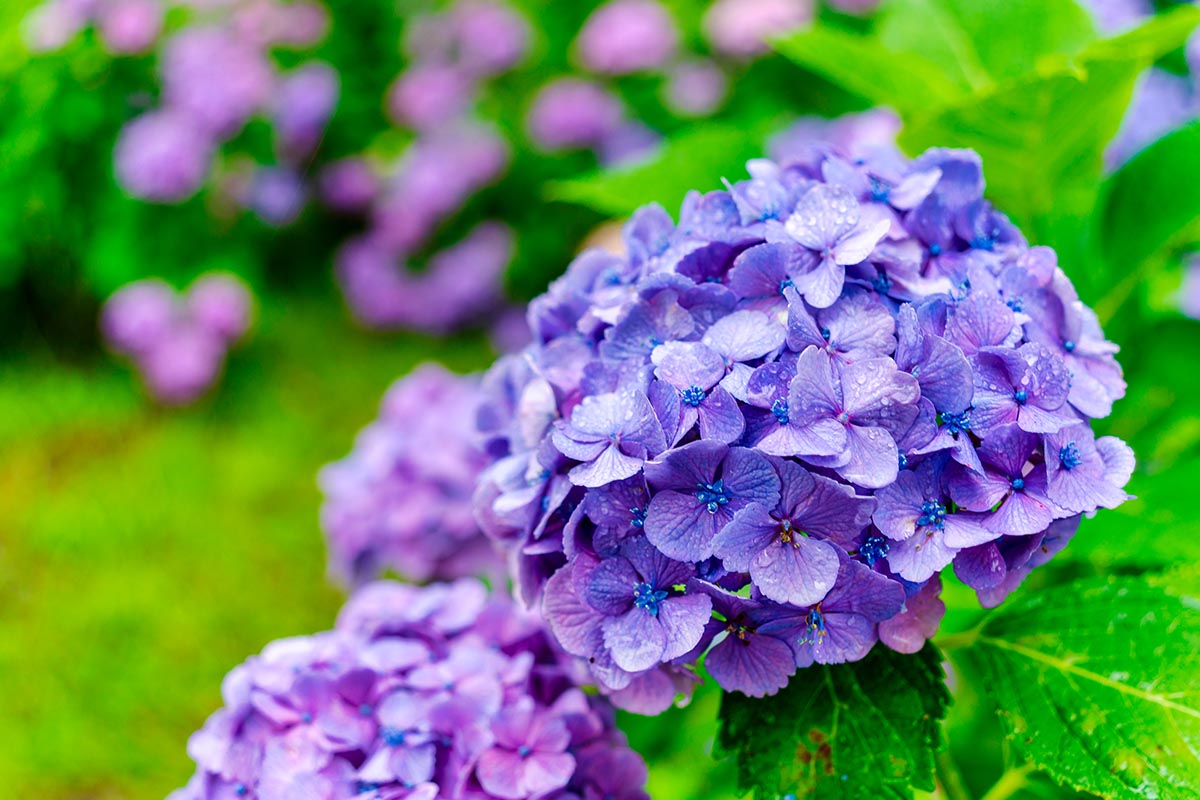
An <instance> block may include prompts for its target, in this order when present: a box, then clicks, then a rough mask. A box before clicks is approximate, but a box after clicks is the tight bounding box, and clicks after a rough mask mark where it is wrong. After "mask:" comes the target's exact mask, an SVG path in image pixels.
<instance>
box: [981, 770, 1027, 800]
mask: <svg viewBox="0 0 1200 800" xmlns="http://www.w3.org/2000/svg"><path fill="white" fill-rule="evenodd" d="M1031 772H1033V764H1022V765H1021V766H1019V767H1013V768H1012V769H1009V770H1008V771H1007V772H1005V773H1004V774H1003V775H1001V776H1000V780H998V781H996V783H995V784H994V785H993V786H992V788H990V789H988V790H987V794H985V795H984V796H983V798H982V800H1008V798H1010V797H1012V796H1013V795H1014V794H1016V793H1017V792H1019V791H1021V790H1022V789H1024V788H1025V787H1026V786H1027V785H1028V784H1029V773H1031Z"/></svg>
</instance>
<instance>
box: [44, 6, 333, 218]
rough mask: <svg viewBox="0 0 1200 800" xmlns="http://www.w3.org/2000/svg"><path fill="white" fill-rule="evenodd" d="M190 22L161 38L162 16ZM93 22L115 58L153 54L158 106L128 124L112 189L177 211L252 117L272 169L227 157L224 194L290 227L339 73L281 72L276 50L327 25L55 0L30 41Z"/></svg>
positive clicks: (316, 14)
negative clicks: (268, 138) (271, 155)
mask: <svg viewBox="0 0 1200 800" xmlns="http://www.w3.org/2000/svg"><path fill="white" fill-rule="evenodd" d="M171 7H180V8H183V9H185V10H186V13H187V15H188V24H187V25H186V26H185V27H184V28H182V29H180V30H178V31H174V32H171V33H169V34H168V35H166V36H165V37H162V38H161V39H160V33H162V22H163V15H164V13H165V12H166V11H167V9H168V8H171ZM88 24H93V25H95V26H96V28H97V29H98V31H99V33H100V37H101V40H102V41H104V42H105V43H106V44H107V46H108V47H109V49H110V51H111V52H113V53H114V54H117V55H125V54H131V53H138V52H143V51H146V50H149V49H151V48H152V47H154V46H155V45H156V44H157V45H158V46H159V79H160V84H161V102H160V104H159V106H158V107H157V108H155V109H153V110H150V111H148V112H146V113H144V114H142V115H141V116H139V117H136V118H135V119H133V120H131V121H130V122H129V123H128V124H127V125H126V127H125V129H124V130H123V131H122V133H121V135H120V137H119V139H118V140H117V142H116V147H115V152H114V165H115V171H116V176H117V180H118V182H119V183H120V184H121V186H122V187H123V188H124V189H125V190H126V191H128V192H129V193H130V194H132V195H133V196H135V197H138V198H141V199H143V200H147V201H150V202H155V203H177V202H182V201H184V200H187V199H188V198H190V197H192V196H193V195H195V194H196V192H198V191H199V190H200V189H201V187H202V186H204V185H205V183H206V182H207V181H209V179H210V178H211V177H212V176H213V175H214V172H215V168H216V166H217V165H218V155H219V154H220V151H221V148H222V147H223V146H224V145H225V144H226V143H228V142H229V141H230V140H232V139H234V138H235V137H237V136H238V134H240V133H241V132H242V130H243V129H244V128H245V127H246V125H247V123H249V122H250V121H251V120H252V119H262V120H264V121H266V122H267V123H268V124H269V125H270V126H271V130H272V136H273V144H274V151H275V158H276V163H275V164H272V165H258V164H253V163H241V162H246V159H239V158H231V159H229V160H230V162H231V163H230V164H229V165H228V169H226V170H225V174H222V175H220V176H219V182H220V185H221V188H222V190H223V191H225V192H226V193H227V194H229V195H230V198H231V199H232V200H233V201H234V202H235V203H237V204H239V205H241V206H242V207H244V208H248V209H251V210H252V211H254V212H255V213H256V214H257V215H258V216H259V217H260V218H261V219H262V220H263V221H265V222H266V223H268V224H270V225H276V226H279V225H286V224H288V223H290V222H292V221H293V220H294V219H295V218H296V217H297V216H298V215H299V213H300V212H301V210H302V209H303V207H304V205H305V203H306V192H307V189H306V187H305V185H304V181H303V180H302V179H301V177H300V172H301V171H302V169H303V168H304V167H305V166H306V165H307V162H308V160H309V159H310V158H311V157H312V155H313V153H314V152H315V150H316V148H317V145H318V144H319V143H320V141H321V137H322V136H323V134H324V131H325V126H326V124H327V122H328V121H329V118H330V116H331V115H332V113H333V110H334V107H335V106H336V104H337V99H338V76H337V73H336V71H335V70H334V69H333V68H332V67H330V66H329V65H328V64H325V63H323V62H319V61H308V62H304V63H301V64H300V65H298V66H296V67H294V68H292V69H290V70H284V69H283V68H282V67H281V66H280V65H279V63H278V61H277V59H276V58H275V56H274V52H275V51H276V50H280V49H288V50H305V49H309V48H311V47H313V46H314V45H316V44H317V43H319V42H320V41H321V39H322V38H323V37H324V36H325V33H326V31H327V29H328V26H329V19H328V16H327V14H326V12H325V10H324V8H323V7H322V6H320V5H318V4H316V3H311V2H298V3H283V2H278V0H229V1H228V2H226V1H225V0H221V1H220V2H217V1H216V0H171V2H166V0H50V2H48V3H46V4H44V5H42V6H41V7H39V8H38V9H37V10H36V11H35V12H34V14H33V16H32V18H31V37H32V39H33V42H34V44H35V45H36V46H39V47H41V48H44V49H53V48H56V47H60V46H62V45H63V44H65V43H66V42H68V41H69V40H70V39H71V38H72V37H73V36H74V35H75V34H76V33H77V32H78V31H79V30H80V29H81V28H82V27H84V26H85V25H88Z"/></svg>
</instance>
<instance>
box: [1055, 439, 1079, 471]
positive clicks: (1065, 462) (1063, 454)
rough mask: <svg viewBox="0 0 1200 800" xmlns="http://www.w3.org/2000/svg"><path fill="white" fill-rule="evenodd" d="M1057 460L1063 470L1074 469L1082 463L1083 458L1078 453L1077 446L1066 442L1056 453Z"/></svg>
mask: <svg viewBox="0 0 1200 800" xmlns="http://www.w3.org/2000/svg"><path fill="white" fill-rule="evenodd" d="M1058 460H1059V461H1061V462H1062V467H1063V469H1075V468H1076V467H1078V466H1079V465H1080V464H1082V463H1083V456H1082V455H1081V454H1080V452H1079V446H1078V445H1077V444H1075V443H1074V442H1067V444H1066V445H1064V446H1063V447H1062V448H1060V449H1059V451H1058Z"/></svg>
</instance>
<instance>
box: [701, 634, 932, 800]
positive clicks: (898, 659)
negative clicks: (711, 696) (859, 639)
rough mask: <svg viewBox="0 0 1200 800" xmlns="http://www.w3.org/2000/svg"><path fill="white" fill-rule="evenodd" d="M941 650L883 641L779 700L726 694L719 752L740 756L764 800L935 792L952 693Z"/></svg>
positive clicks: (748, 782) (819, 671) (744, 782)
mask: <svg viewBox="0 0 1200 800" xmlns="http://www.w3.org/2000/svg"><path fill="white" fill-rule="evenodd" d="M944 678H945V674H944V672H943V670H942V666H941V655H940V654H939V653H938V651H937V650H936V649H935V648H934V647H933V646H932V645H927V646H926V647H925V649H924V650H922V651H921V652H920V653H918V654H916V655H901V654H899V653H895V652H893V651H891V650H888V649H887V648H886V647H883V646H878V647H876V648H875V649H874V651H873V652H872V653H871V654H870V655H869V656H867V658H865V659H863V660H862V661H859V662H857V663H854V664H839V665H836V666H821V665H814V666H812V667H809V668H807V669H802V670H800V671H799V672H797V673H796V675H794V676H793V677H792V680H791V682H790V683H789V684H788V686H787V688H786V689H784V690H783V691H782V692H780V693H779V694H778V695H776V696H774V697H767V698H763V699H752V698H748V697H745V696H744V695H741V694H734V693H729V694H726V695H725V696H724V698H723V700H722V703H721V714H720V720H721V729H720V732H719V733H718V735H717V752H718V754H719V755H734V756H736V757H737V765H738V782H739V784H740V785H741V787H742V789H743V790H749V789H754V790H755V791H756V796H757V797H758V798H759V800H764V798H774V797H778V796H781V795H785V794H792V795H795V796H797V797H813V798H831V799H832V798H906V797H911V796H912V792H911V789H912V787H916V788H921V789H926V790H931V789H933V756H934V752H935V751H936V750H938V749H939V748H940V747H941V744H942V743H941V734H940V729H939V721H940V720H941V719H942V718H943V717H944V716H945V713H946V708H947V706H948V705H949V703H950V694H949V692H948V691H947V690H946V687H945V684H944Z"/></svg>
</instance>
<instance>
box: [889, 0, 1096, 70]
mask: <svg viewBox="0 0 1200 800" xmlns="http://www.w3.org/2000/svg"><path fill="white" fill-rule="evenodd" d="M879 36H880V39H881V40H882V41H883V43H884V44H885V45H886V46H888V47H890V48H891V49H893V50H904V51H910V52H920V53H923V54H924V55H925V56H926V57H928V58H930V59H933V60H936V61H937V63H938V64H939V65H940V66H942V67H943V68H944V69H946V70H948V71H954V72H957V73H959V74H960V75H961V76H962V78H963V80H965V81H967V82H968V83H969V84H970V85H971V86H973V87H975V88H983V87H984V86H986V85H987V84H988V83H989V82H996V81H1001V80H1004V79H1007V78H1015V77H1018V76H1020V75H1023V74H1025V73H1027V72H1028V71H1029V70H1030V69H1031V68H1033V67H1035V66H1036V65H1037V64H1038V62H1039V61H1041V60H1044V59H1045V58H1046V57H1047V56H1053V55H1073V54H1075V53H1078V52H1080V51H1081V50H1082V49H1083V48H1084V47H1085V46H1087V45H1088V44H1089V43H1090V42H1092V41H1093V40H1095V39H1096V31H1095V28H1094V27H1093V25H1092V22H1091V19H1090V17H1089V16H1088V14H1087V12H1086V11H1084V9H1083V8H1082V7H1081V6H1080V5H1079V4H1078V3H1076V2H1074V0H972V2H970V3H963V2H949V0H893V2H891V3H888V4H887V5H885V6H884V8H883V10H882V11H881V19H880V23H879Z"/></svg>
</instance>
